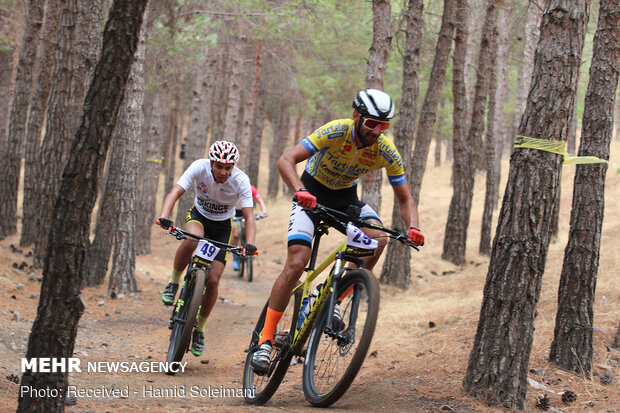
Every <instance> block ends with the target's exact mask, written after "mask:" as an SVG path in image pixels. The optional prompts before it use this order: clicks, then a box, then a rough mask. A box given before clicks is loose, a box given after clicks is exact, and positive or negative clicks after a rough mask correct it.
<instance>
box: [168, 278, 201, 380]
mask: <svg viewBox="0 0 620 413" xmlns="http://www.w3.org/2000/svg"><path fill="white" fill-rule="evenodd" d="M206 279H207V273H206V272H205V271H204V270H201V269H195V270H194V273H193V276H192V277H190V279H189V281H188V285H186V286H185V288H187V289H188V290H187V291H188V294H187V302H185V303H183V305H182V306H181V308H180V309H179V314H178V315H175V317H174V320H175V321H174V322H173V326H172V333H171V334H170V345H169V346H168V355H167V357H166V363H172V362H179V361H181V360H182V359H183V356H184V355H185V352H186V351H187V350H188V349H189V343H190V341H191V338H192V330H193V329H194V324H195V323H196V316H197V315H198V308H199V307H200V303H201V302H202V292H203V289H204V286H205V283H206ZM181 296H183V292H181ZM179 299H180V298H179ZM177 306H178V303H177ZM174 373H176V372H175V371H172V369H169V370H168V372H167V374H169V375H173V374H174Z"/></svg>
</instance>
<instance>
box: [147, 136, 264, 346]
mask: <svg viewBox="0 0 620 413" xmlns="http://www.w3.org/2000/svg"><path fill="white" fill-rule="evenodd" d="M238 160H239V151H238V150H237V147H236V146H235V145H234V144H233V143H231V142H228V141H217V142H215V143H213V145H211V147H210V148H209V159H198V160H196V161H194V162H193V163H192V164H191V165H190V167H189V168H187V170H186V171H185V172H183V175H182V176H181V178H180V179H179V181H178V182H177V184H176V185H175V186H174V188H172V190H171V191H170V193H168V195H167V196H166V199H165V200H164V205H163V207H162V211H161V214H160V218H159V223H160V225H161V227H162V228H164V229H169V228H170V227H172V226H173V222H172V221H171V220H170V219H169V218H170V214H171V213H172V209H173V208H174V205H175V203H176V202H177V200H178V199H179V198H180V197H181V195H183V194H184V193H185V191H187V190H189V189H190V187H192V186H193V188H194V193H195V196H194V205H192V207H191V208H190V210H189V211H188V212H187V215H186V216H185V226H184V229H185V230H186V231H188V232H191V233H193V234H196V235H199V236H203V237H207V238H210V239H213V240H216V241H221V242H225V243H230V239H231V234H232V218H233V216H234V214H235V205H236V204H237V203H240V205H241V210H242V213H243V217H244V218H245V222H246V240H247V244H246V245H245V250H246V253H248V254H251V253H254V252H255V251H256V246H255V242H256V241H255V234H256V221H255V220H254V210H253V201H252V190H251V188H250V180H249V178H248V176H247V175H246V174H245V173H244V172H243V171H241V170H240V169H239V168H237V167H235V163H236V162H237V161H238ZM195 249H196V242H195V241H189V240H184V241H183V242H182V243H181V245H180V246H179V248H178V249H177V252H176V255H175V257H174V264H173V267H172V276H171V277H170V281H169V282H168V285H167V286H166V288H165V290H164V292H163V293H162V295H161V299H162V301H163V302H164V304H165V305H172V304H173V303H174V299H175V296H176V293H177V291H178V289H179V281H180V279H181V275H182V274H183V271H184V270H185V268H186V267H187V264H188V263H189V260H190V258H191V257H192V255H193V254H194V251H195ZM226 255H227V252H226V250H221V251H220V252H219V253H218V254H217V255H216V257H215V259H214V260H213V264H212V266H211V270H210V272H209V278H208V280H207V288H206V291H205V295H204V298H203V300H202V306H201V307H200V314H199V315H198V326H197V327H196V328H194V332H193V333H192V348H191V352H192V354H194V355H195V356H200V355H201V354H202V353H203V352H204V330H205V326H206V323H207V317H208V316H209V314H210V313H211V310H212V309H213V306H214V305H215V303H216V301H217V296H218V285H219V282H220V277H221V276H222V272H223V271H224V267H225V266H226V258H227V257H226Z"/></svg>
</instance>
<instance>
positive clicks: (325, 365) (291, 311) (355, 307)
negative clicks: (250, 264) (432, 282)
mask: <svg viewBox="0 0 620 413" xmlns="http://www.w3.org/2000/svg"><path fill="white" fill-rule="evenodd" d="M307 211H309V212H310V213H313V214H315V215H317V216H318V217H320V219H321V221H320V223H319V225H317V227H316V230H315V236H314V242H313V245H312V253H311V258H310V263H309V265H308V268H307V269H306V277H305V279H304V281H303V282H301V283H299V284H298V285H297V286H296V287H295V288H294V289H293V291H292V294H291V295H292V296H293V299H292V300H289V303H288V306H287V308H286V309H285V311H284V315H283V316H282V318H281V319H280V321H279V323H278V325H277V328H276V333H275V335H274V342H273V351H272V353H271V360H272V362H271V366H270V369H269V371H268V372H267V373H266V374H259V373H257V372H255V371H254V369H252V365H251V361H252V356H253V354H254V352H255V351H256V350H257V349H258V340H259V338H260V333H261V331H262V329H263V324H264V322H265V316H266V313H267V304H268V303H269V302H267V304H265V306H264V308H263V311H262V313H261V315H260V317H259V318H258V321H257V323H256V326H255V328H254V330H253V331H252V338H251V341H250V347H249V350H248V355H247V357H246V361H245V368H244V372H243V389H244V394H245V400H246V402H247V403H250V404H258V405H260V404H264V403H266V402H267V401H268V400H269V399H270V398H271V396H273V394H274V393H275V391H276V390H277V388H278V386H279V385H280V383H281V381H282V379H283V378H284V375H285V374H286V371H287V370H288V367H289V365H290V362H291V359H292V358H293V357H294V356H297V357H303V358H304V368H303V390H304V394H305V396H306V400H308V401H309V402H310V403H311V404H312V405H314V406H318V407H326V406H329V405H331V404H332V403H334V402H336V401H337V400H338V399H339V398H340V397H342V395H343V394H344V393H345V392H346V391H347V389H348V388H349V386H350V385H351V383H352V382H353V379H354V378H355V376H356V375H357V372H358V371H359V369H360V367H361V366H362V363H363V362H364V358H365V356H366V353H367V351H368V348H369V347H370V342H371V340H372V336H373V334H374V330H375V325H376V322H377V314H378V312H379V283H378V282H377V279H376V278H375V276H374V275H373V274H372V273H371V272H370V271H369V270H368V269H366V268H364V261H362V260H361V259H360V258H361V257H364V256H369V255H373V254H374V248H376V247H377V240H372V239H370V238H368V237H367V236H366V235H365V234H364V233H363V232H362V231H361V230H360V229H359V228H363V227H366V228H373V229H377V230H381V231H383V232H385V233H386V235H385V236H384V238H385V237H389V238H392V239H393V240H397V241H400V242H402V243H403V244H405V245H408V246H410V247H412V248H415V249H416V250H417V247H416V246H415V245H414V244H411V243H410V242H408V241H407V236H406V234H404V233H401V232H400V231H398V230H394V229H390V228H385V227H382V226H380V225H375V224H372V223H369V222H366V221H364V220H362V219H360V217H359V215H360V209H359V207H355V206H351V207H349V211H348V213H343V212H340V211H337V210H333V209H330V208H327V207H325V206H322V205H317V206H316V208H314V209H310V210H307ZM330 227H333V228H335V229H337V230H338V231H340V232H342V233H345V234H347V240H346V241H344V242H343V243H342V244H340V246H338V247H337V248H336V249H335V250H334V251H333V252H332V253H331V254H330V256H329V257H327V258H326V259H325V260H324V261H323V262H322V263H320V264H319V265H318V266H316V267H315V264H316V258H317V253H318V249H319V243H320V240H321V237H322V236H323V235H324V234H327V232H328V228H330ZM346 262H350V263H353V264H355V266H356V267H357V268H350V267H346V266H345V264H346ZM332 263H334V265H333V266H332V268H331V271H330V273H329V275H328V276H327V279H326V280H325V282H324V283H322V284H320V285H319V286H317V287H316V289H317V290H318V294H315V293H313V294H311V293H310V291H311V288H312V281H313V280H314V279H315V278H316V277H317V276H318V275H319V274H320V273H321V272H323V271H324V270H325V269H326V268H327V267H328V266H330V265H331V264H332ZM332 292H335V294H332ZM336 304H338V305H339V306H340V312H341V316H342V320H343V321H344V326H337V325H333V324H332V319H333V313H334V306H335V305H336ZM308 338H309V341H308V346H307V348H304V346H305V343H306V341H307V340H308Z"/></svg>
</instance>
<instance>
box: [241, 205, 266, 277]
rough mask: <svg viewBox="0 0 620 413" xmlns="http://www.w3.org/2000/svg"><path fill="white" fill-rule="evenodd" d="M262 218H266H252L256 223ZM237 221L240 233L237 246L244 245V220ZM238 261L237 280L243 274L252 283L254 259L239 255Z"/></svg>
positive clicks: (260, 216)
mask: <svg viewBox="0 0 620 413" xmlns="http://www.w3.org/2000/svg"><path fill="white" fill-rule="evenodd" d="M263 218H267V216H266V215H256V216H255V217H254V219H255V220H256V221H259V220H261V219H263ZM239 220H240V221H241V231H240V232H239V244H240V245H245V243H246V240H245V218H240V219H239ZM238 259H239V268H238V269H237V275H238V276H239V278H243V275H244V274H245V275H246V276H247V278H248V282H252V279H253V278H254V265H253V261H254V257H253V256H252V255H239V256H238Z"/></svg>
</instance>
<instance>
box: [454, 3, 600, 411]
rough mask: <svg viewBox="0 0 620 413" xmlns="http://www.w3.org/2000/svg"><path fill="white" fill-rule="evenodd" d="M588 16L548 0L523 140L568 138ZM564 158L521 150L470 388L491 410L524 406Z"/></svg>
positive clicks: (515, 156) (580, 8)
mask: <svg viewBox="0 0 620 413" xmlns="http://www.w3.org/2000/svg"><path fill="white" fill-rule="evenodd" d="M587 19H588V8H587V3H586V0H572V1H569V0H549V1H548V3H547V8H546V10H545V13H544V15H543V21H542V24H541V37H540V41H539V42H538V47H537V49H536V57H535V60H534V75H533V78H532V88H531V89H530V92H529V97H528V100H527V106H526V109H525V113H524V115H523V117H522V120H521V125H520V126H519V135H522V136H527V137H532V138H539V139H549V140H555V141H565V140H566V136H567V133H568V128H569V122H570V118H571V116H572V110H573V105H574V101H575V91H576V90H577V78H578V71H579V64H580V62H581V54H582V48H583V42H584V36H585V29H586V24H587ZM561 162H562V158H561V156H559V155H556V154H553V153H549V152H544V151H541V150H537V149H515V150H514V151H513V153H512V156H511V160H510V172H509V176H508V183H507V185H506V190H505V194H504V199H503V203H502V210H501V213H500V219H499V222H498V226H497V231H496V235H495V240H494V243H493V249H492V252H491V261H490V264H489V270H488V274H487V280H486V285H485V288H484V297H483V302H482V309H481V311H480V320H479V323H478V330H477V332H476V338H475V342H474V346H473V349H472V351H471V354H470V356H469V363H468V367H467V375H466V377H465V379H464V382H463V385H464V389H465V392H466V393H468V394H469V395H471V396H473V397H475V398H478V399H484V400H485V401H486V402H487V403H490V404H492V405H503V406H504V407H508V408H516V409H523V408H524V407H525V394H526V391H527V373H528V363H529V358H530V352H531V349H532V341H533V337H534V318H535V315H536V305H537V303H538V298H539V296H540V287H541V281H542V273H543V271H544V267H545V261H546V258H547V251H548V248H549V240H550V232H551V228H550V217H551V213H552V212H553V200H554V198H555V192H556V191H557V188H558V186H559V184H560V182H559V176H560V173H559V170H560V168H561Z"/></svg>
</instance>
